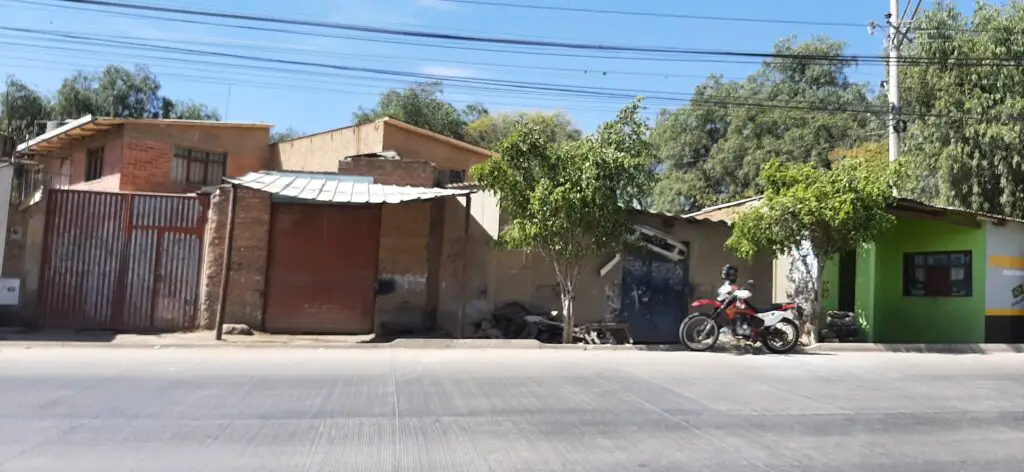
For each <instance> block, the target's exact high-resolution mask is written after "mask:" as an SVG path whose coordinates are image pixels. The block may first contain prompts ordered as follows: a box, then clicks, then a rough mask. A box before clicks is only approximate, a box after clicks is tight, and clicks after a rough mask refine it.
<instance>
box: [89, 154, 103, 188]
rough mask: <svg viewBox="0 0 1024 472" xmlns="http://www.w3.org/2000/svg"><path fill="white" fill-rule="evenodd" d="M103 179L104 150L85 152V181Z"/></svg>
mask: <svg viewBox="0 0 1024 472" xmlns="http://www.w3.org/2000/svg"><path fill="white" fill-rule="evenodd" d="M100 177H103V148H94V149H86V150H85V181H86V182H89V181H92V180H99V178H100Z"/></svg>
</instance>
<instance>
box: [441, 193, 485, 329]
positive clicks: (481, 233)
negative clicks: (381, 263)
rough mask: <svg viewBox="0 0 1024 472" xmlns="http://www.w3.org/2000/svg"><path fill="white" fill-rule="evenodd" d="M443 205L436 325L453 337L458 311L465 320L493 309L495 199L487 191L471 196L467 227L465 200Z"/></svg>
mask: <svg viewBox="0 0 1024 472" xmlns="http://www.w3.org/2000/svg"><path fill="white" fill-rule="evenodd" d="M444 204H445V207H444V226H443V244H442V248H441V261H440V270H439V273H440V275H439V281H438V291H439V294H438V314H437V323H438V328H440V329H442V330H444V331H445V332H447V333H450V334H452V335H455V334H458V321H457V320H458V314H459V309H460V308H461V309H463V310H464V314H465V316H466V317H473V316H475V315H478V314H480V313H488V312H489V311H490V309H491V307H493V306H494V297H495V290H494V284H493V283H492V281H493V280H494V279H495V277H496V270H497V259H496V258H495V254H496V251H494V250H493V246H494V238H495V237H496V236H497V234H498V218H499V213H498V199H497V198H496V197H495V196H494V195H492V194H490V193H487V192H478V193H475V194H473V195H472V196H471V197H470V199H469V206H470V215H469V219H468V225H467V219H466V198H465V197H457V198H447V199H445V201H444ZM464 275H465V278H463V276H464Z"/></svg>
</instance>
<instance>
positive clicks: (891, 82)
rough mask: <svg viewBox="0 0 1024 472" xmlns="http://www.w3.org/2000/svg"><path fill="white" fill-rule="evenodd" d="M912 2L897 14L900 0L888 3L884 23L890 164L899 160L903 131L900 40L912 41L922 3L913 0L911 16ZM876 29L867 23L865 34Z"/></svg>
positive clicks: (905, 125)
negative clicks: (887, 71)
mask: <svg viewBox="0 0 1024 472" xmlns="http://www.w3.org/2000/svg"><path fill="white" fill-rule="evenodd" d="M913 2H914V0H907V6H906V8H904V9H903V13H902V14H900V0H889V13H886V14H885V22H886V23H888V24H889V35H888V37H887V38H886V42H885V43H886V49H887V50H888V55H889V62H888V65H889V74H888V77H887V78H886V82H885V89H886V92H888V95H889V161H890V162H891V161H895V160H896V159H898V158H899V157H900V135H901V134H902V133H903V132H904V131H906V130H907V122H906V120H904V119H903V107H902V106H901V105H900V49H901V48H902V47H903V42H904V41H907V40H910V41H913V38H911V37H910V28H911V26H912V25H913V23H912V22H913V20H914V18H915V17H916V16H917V12H919V11H921V3H922V0H917V5H916V6H915V7H914V11H913V13H910V4H911V3H913ZM907 13H910V17H907ZM876 26H877V24H876V23H875V22H874V21H872V22H871V23H869V24H868V33H869V34H873V33H874V30H875V27H876Z"/></svg>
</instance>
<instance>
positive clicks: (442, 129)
mask: <svg viewBox="0 0 1024 472" xmlns="http://www.w3.org/2000/svg"><path fill="white" fill-rule="evenodd" d="M443 93H444V85H443V84H442V83H441V82H425V83H418V84H413V85H411V86H409V87H408V88H406V89H405V90H388V91H387V92H384V93H383V94H381V96H380V99H378V100H377V105H376V106H374V107H373V108H370V109H365V108H363V107H359V109H358V110H357V111H356V112H355V113H353V114H352V119H353V121H355V123H356V124H362V123H369V122H371V121H374V120H378V119H381V118H385V117H390V118H394V119H396V120H401V121H404V122H406V123H409V124H410V125H413V126H419V127H420V128H423V129H427V130H430V131H433V132H435V133H438V134H443V135H445V136H448V137H451V138H455V139H459V140H461V139H463V138H465V136H466V120H465V119H464V118H463V114H462V113H461V112H460V111H459V109H458V108H455V106H454V105H452V104H451V103H448V102H446V101H444V100H443V99H442V98H441V95H443ZM477 107H479V105H473V109H471V110H470V113H473V112H474V111H478V110H477Z"/></svg>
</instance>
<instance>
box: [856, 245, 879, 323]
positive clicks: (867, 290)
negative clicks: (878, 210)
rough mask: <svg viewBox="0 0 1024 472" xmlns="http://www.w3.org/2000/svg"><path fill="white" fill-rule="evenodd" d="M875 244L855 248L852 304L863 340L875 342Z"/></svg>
mask: <svg viewBox="0 0 1024 472" xmlns="http://www.w3.org/2000/svg"><path fill="white" fill-rule="evenodd" d="M875 252H876V251H875V245H874V244H869V245H865V246H862V247H860V248H858V249H857V282H856V285H855V288H854V290H855V293H854V305H855V307H856V312H857V320H858V321H859V322H860V326H861V336H863V337H864V339H863V341H865V342H875V270H876V264H875V261H876V260H877V255H876V254H875Z"/></svg>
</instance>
